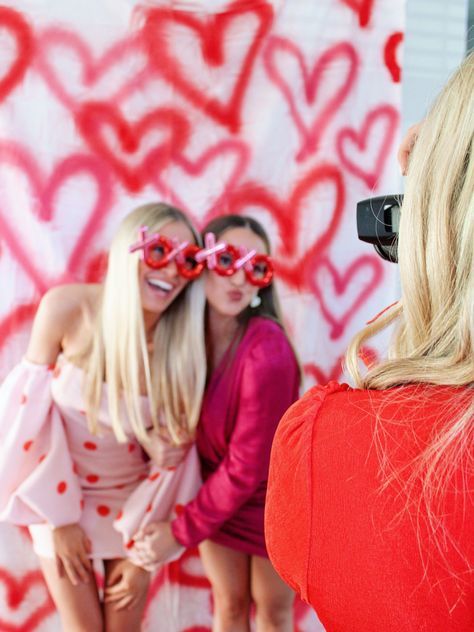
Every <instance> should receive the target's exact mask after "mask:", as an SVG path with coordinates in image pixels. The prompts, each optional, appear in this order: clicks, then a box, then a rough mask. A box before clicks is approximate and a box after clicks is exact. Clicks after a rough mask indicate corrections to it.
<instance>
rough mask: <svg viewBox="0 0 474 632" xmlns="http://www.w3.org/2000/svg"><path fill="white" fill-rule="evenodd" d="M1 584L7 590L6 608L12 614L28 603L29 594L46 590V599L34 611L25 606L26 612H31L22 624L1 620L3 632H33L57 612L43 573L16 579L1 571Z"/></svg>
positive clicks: (39, 572) (28, 574)
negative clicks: (39, 589)
mask: <svg viewBox="0 0 474 632" xmlns="http://www.w3.org/2000/svg"><path fill="white" fill-rule="evenodd" d="M0 582H2V583H3V584H4V585H5V588H6V606H7V608H8V610H9V611H10V612H14V611H18V609H19V608H20V606H21V605H22V604H23V603H24V602H25V601H26V602H27V601H28V594H29V593H30V591H31V590H32V589H33V588H35V587H37V586H40V587H43V588H44V598H43V600H42V602H41V603H40V605H39V606H36V608H35V609H34V610H33V611H31V610H32V608H31V606H29V605H28V604H25V605H26V606H27V608H25V610H26V611H27V612H29V614H27V616H26V618H25V619H24V620H23V622H22V623H13V622H12V621H11V620H10V621H8V620H7V619H6V618H4V617H5V616H7V615H6V613H5V614H4V616H3V617H1V618H0V630H2V632H31V631H32V630H35V629H36V628H37V627H39V626H40V625H41V623H42V622H43V621H44V620H45V619H47V618H48V617H49V616H50V615H51V614H53V613H54V612H55V607H54V604H53V602H52V600H51V597H50V596H49V593H48V591H47V588H46V584H45V582H44V579H43V575H42V573H41V571H30V572H28V573H26V574H25V575H23V576H22V577H15V576H14V575H12V574H11V573H9V572H8V571H7V570H6V569H4V568H1V569H0Z"/></svg>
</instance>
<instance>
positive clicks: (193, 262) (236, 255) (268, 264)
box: [129, 226, 273, 287]
mask: <svg viewBox="0 0 474 632" xmlns="http://www.w3.org/2000/svg"><path fill="white" fill-rule="evenodd" d="M147 230H148V229H147V227H146V226H142V227H141V229H140V241H138V242H137V243H135V244H133V245H132V246H130V249H129V251H130V252H136V251H137V250H141V257H142V259H143V261H144V262H145V263H146V265H147V266H149V267H150V268H153V269H155V270H156V269H159V268H163V267H165V266H167V265H168V264H169V263H171V261H175V262H176V267H177V269H178V272H179V274H181V276H183V277H185V278H186V279H190V280H192V279H196V278H197V277H198V276H199V275H200V274H201V272H202V271H203V269H204V266H205V265H206V266H207V268H208V270H212V271H213V272H216V273H217V274H219V275H220V276H232V275H233V274H236V272H238V271H239V270H240V269H241V268H242V269H243V271H244V273H245V276H246V278H247V280H248V282H249V283H251V284H252V285H255V286H257V287H267V286H268V285H270V283H271V282H272V279H273V262H272V259H271V257H269V256H268V255H264V254H259V253H257V252H256V251H255V250H250V251H247V250H246V249H245V248H242V247H241V248H237V247H235V246H232V244H226V243H224V242H219V243H217V242H216V237H215V235H214V234H213V233H206V235H205V238H204V243H205V247H204V248H199V246H196V245H195V244H190V243H189V242H187V241H185V242H181V243H180V242H178V241H177V240H173V239H169V238H168V237H165V236H164V235H160V234H159V233H154V234H153V235H151V236H147Z"/></svg>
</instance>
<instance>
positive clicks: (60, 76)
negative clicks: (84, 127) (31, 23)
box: [34, 26, 150, 111]
mask: <svg viewBox="0 0 474 632" xmlns="http://www.w3.org/2000/svg"><path fill="white" fill-rule="evenodd" d="M37 41H38V46H37V55H36V58H35V61H34V63H35V67H36V68H37V70H38V72H39V73H40V74H41V76H42V77H43V79H44V81H45V82H46V84H47V85H48V87H49V88H50V90H51V92H52V93H53V94H54V95H55V96H56V98H57V99H58V100H59V101H60V102H61V103H62V104H63V105H64V106H65V107H67V108H68V109H70V110H72V111H75V110H77V108H78V107H79V105H80V104H81V101H85V100H90V99H91V96H90V93H91V91H93V90H95V89H96V88H97V86H98V85H99V84H101V83H102V84H103V85H104V90H107V92H106V95H104V96H106V98H107V100H108V101H110V103H115V104H116V103H119V102H120V101H122V100H123V99H125V98H127V97H128V96H129V95H130V94H131V93H133V91H134V90H136V89H137V88H138V87H139V86H141V85H142V84H143V83H144V82H145V81H146V80H147V78H148V77H149V76H150V69H149V68H147V61H148V60H147V57H146V55H145V54H144V52H143V50H142V45H141V42H140V40H139V38H137V37H128V38H124V39H122V40H120V41H117V42H115V43H114V44H113V45H112V46H110V47H109V48H108V49H107V50H106V51H105V52H104V53H103V54H102V55H101V56H100V57H98V58H94V55H93V53H92V52H91V50H90V48H89V46H88V44H87V43H86V42H85V41H84V39H83V38H82V37H81V36H80V35H79V34H78V33H75V32H74V31H71V30H68V29H64V28H61V27H56V26H54V27H49V28H47V29H45V30H44V31H43V32H42V33H40V34H39V35H38V37H37ZM140 54H141V55H142V56H143V63H142V64H140V62H139V61H138V63H135V64H132V63H130V59H131V58H133V56H135V57H137V56H138V55H140ZM64 58H66V59H74V60H75V61H76V63H77V65H78V67H79V70H80V76H79V80H78V81H75V79H76V78H75V77H73V76H72V73H71V72H66V70H63V72H61V71H60V70H59V68H58V64H60V63H61V61H62V59H64ZM126 64H127V65H126ZM125 65H126V67H124V68H121V66H125ZM118 70H121V72H120V76H119V79H117V77H118ZM107 80H108V81H107ZM117 81H118V83H117Z"/></svg>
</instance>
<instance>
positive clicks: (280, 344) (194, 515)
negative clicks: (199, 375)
mask: <svg viewBox="0 0 474 632" xmlns="http://www.w3.org/2000/svg"><path fill="white" fill-rule="evenodd" d="M204 235H205V241H206V246H207V250H205V251H204V255H207V268H208V269H207V271H206V273H205V283H204V285H205V292H206V298H207V314H206V348H207V358H208V374H207V386H206V391H205V396H204V400H203V407H202V411H201V417H200V420H199V425H198V431H197V448H198V453H199V455H200V459H201V468H202V474H203V479H204V484H203V486H202V487H201V489H200V491H199V493H198V495H197V497H196V498H195V500H193V501H192V502H190V503H189V504H187V505H186V506H185V507H184V508H183V509H182V512H181V514H180V515H179V517H177V518H176V519H175V520H173V521H172V522H171V523H165V522H162V523H157V524H155V525H153V526H152V525H150V526H149V527H148V528H147V529H145V530H144V531H143V532H142V533H141V534H140V536H141V537H139V538H135V547H136V550H137V551H139V552H141V554H142V562H143V563H145V564H146V563H150V562H161V561H163V560H165V559H167V558H168V557H169V556H170V554H172V553H173V552H174V550H177V549H178V548H179V546H181V545H184V546H187V547H191V546H195V545H197V544H199V545H200V547H199V548H200V553H201V557H202V561H203V564H204V568H205V571H206V574H207V576H208V578H209V580H210V582H211V585H212V591H213V598H214V626H213V630H214V631H215V632H224V631H230V630H232V631H242V632H243V631H245V632H247V631H248V630H250V614H249V613H250V604H251V602H252V601H253V602H254V603H255V606H256V613H255V617H256V623H257V629H258V630H265V631H270V630H278V631H280V632H290V631H291V630H293V623H292V604H293V597H294V594H293V592H292V591H291V590H290V589H289V588H288V586H287V585H286V584H285V583H284V582H283V581H282V580H281V579H280V577H279V576H278V575H277V573H276V572H275V570H274V568H273V566H272V565H271V563H270V561H269V560H268V555H267V551H266V546H265V538H264V533H263V514H264V504H265V495H266V486H267V475H268V465H269V459H270V448H271V443H272V439H273V435H274V433H275V430H276V427H277V424H278V421H279V419H280V417H281V415H282V414H283V413H284V412H285V410H286V409H287V408H288V406H290V404H291V403H292V402H294V401H295V399H296V398H297V397H298V387H299V381H300V371H299V366H298V362H297V360H296V356H295V353H294V351H293V349H292V346H291V344H290V342H289V340H288V338H287V335H286V333H285V330H284V328H283V325H282V322H281V317H280V310H279V306H278V300H277V295H276V291H275V288H274V285H273V283H272V276H273V267H272V262H271V259H270V257H269V253H270V244H269V241H268V237H267V235H266V233H265V231H264V230H263V228H262V227H261V225H260V224H259V223H258V222H257V221H255V220H254V219H252V218H250V217H243V216H237V215H227V216H223V217H219V218H217V219H215V220H213V221H212V222H211V223H210V224H208V225H207V226H206V227H205V229H204Z"/></svg>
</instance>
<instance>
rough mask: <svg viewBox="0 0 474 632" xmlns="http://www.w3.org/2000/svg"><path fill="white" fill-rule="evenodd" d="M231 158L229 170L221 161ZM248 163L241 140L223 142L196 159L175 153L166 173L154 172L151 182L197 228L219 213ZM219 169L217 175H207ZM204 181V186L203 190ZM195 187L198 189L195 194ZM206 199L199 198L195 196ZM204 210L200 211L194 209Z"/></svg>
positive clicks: (248, 154)
mask: <svg viewBox="0 0 474 632" xmlns="http://www.w3.org/2000/svg"><path fill="white" fill-rule="evenodd" d="M226 158H227V159H229V158H230V159H231V167H230V169H229V168H227V169H225V168H224V165H223V163H222V161H225V160H226ZM249 160H250V150H249V148H248V147H247V145H245V144H244V143H242V142H241V141H237V140H223V141H220V142H219V143H216V144H215V145H213V146H212V147H209V148H208V149H206V150H205V151H204V152H203V153H202V154H201V155H200V156H198V157H197V158H196V159H195V160H190V159H189V158H187V157H186V156H185V155H184V154H179V153H174V154H173V157H172V159H171V162H170V164H169V165H168V169H167V170H166V173H163V174H161V172H160V170H159V169H153V172H154V174H155V175H154V183H155V185H156V187H157V189H158V190H159V191H160V193H161V194H162V195H163V196H164V197H165V198H166V199H169V200H170V201H171V202H172V203H173V204H175V205H176V206H178V207H179V208H182V209H183V210H186V211H187V213H188V214H189V215H190V216H191V217H192V218H193V220H194V221H195V223H196V225H200V224H202V218H203V216H205V215H208V214H212V213H214V212H217V213H219V214H220V213H222V208H223V207H225V206H226V204H227V199H228V197H229V195H230V194H231V192H232V191H233V190H234V189H235V187H236V185H237V183H238V182H239V180H240V179H241V177H242V175H243V173H244V172H245V169H246V167H247V165H248V162H249ZM212 169H214V171H215V170H216V169H218V176H217V177H216V176H215V175H214V176H209V175H206V174H209V172H210V171H212ZM203 182H205V183H207V184H206V185H205V187H203ZM194 185H196V186H197V187H198V188H199V190H198V191H196V192H195V191H194ZM203 191H204V192H205V200H201V199H198V196H197V193H199V195H200V196H201V197H202V196H203V195H204V194H203ZM199 207H203V212H202V213H199V212H198V211H197V209H199Z"/></svg>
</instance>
